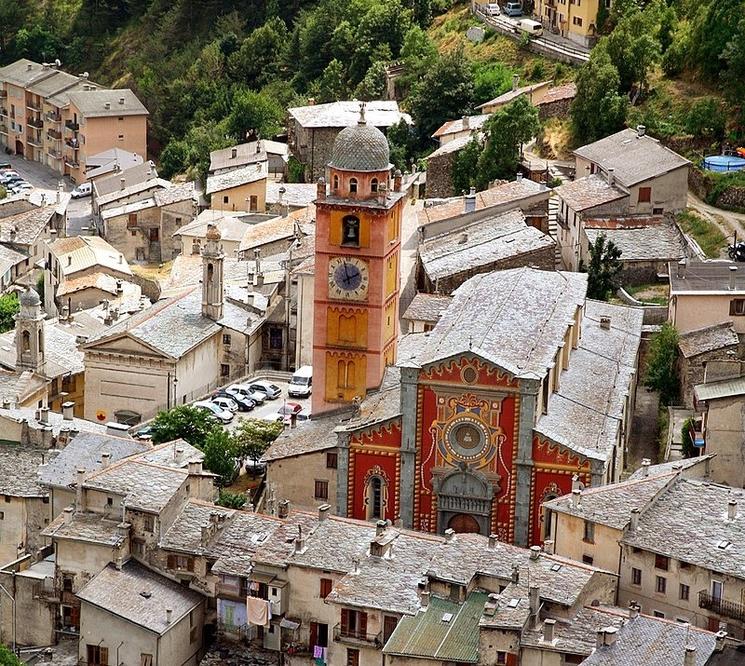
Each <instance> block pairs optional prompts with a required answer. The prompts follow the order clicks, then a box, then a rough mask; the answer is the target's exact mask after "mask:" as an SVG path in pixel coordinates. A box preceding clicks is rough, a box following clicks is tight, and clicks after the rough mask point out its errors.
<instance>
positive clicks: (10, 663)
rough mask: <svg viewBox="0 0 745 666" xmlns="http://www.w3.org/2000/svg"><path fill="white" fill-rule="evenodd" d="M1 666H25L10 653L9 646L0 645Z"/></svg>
mask: <svg viewBox="0 0 745 666" xmlns="http://www.w3.org/2000/svg"><path fill="white" fill-rule="evenodd" d="M0 666H23V662H22V661H21V660H20V659H19V658H18V657H16V656H15V655H14V654H13V653H12V652H11V651H10V648H8V646H7V645H1V644H0Z"/></svg>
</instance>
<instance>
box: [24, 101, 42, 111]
mask: <svg viewBox="0 0 745 666" xmlns="http://www.w3.org/2000/svg"><path fill="white" fill-rule="evenodd" d="M26 108H27V109H31V110H32V111H41V104H37V103H36V102H31V101H27V102H26Z"/></svg>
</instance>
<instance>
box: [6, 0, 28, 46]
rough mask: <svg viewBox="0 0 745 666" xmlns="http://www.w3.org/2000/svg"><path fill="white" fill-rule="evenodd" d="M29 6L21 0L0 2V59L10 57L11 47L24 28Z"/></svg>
mask: <svg viewBox="0 0 745 666" xmlns="http://www.w3.org/2000/svg"><path fill="white" fill-rule="evenodd" d="M28 8H29V7H28V5H27V4H26V3H25V2H19V0H0V26H2V29H0V57H2V58H3V59H4V58H5V56H6V55H8V51H9V46H10V44H11V42H12V41H13V39H14V38H15V36H16V33H17V32H18V31H19V30H20V29H21V28H22V27H23V26H24V24H25V22H26V17H27V14H28Z"/></svg>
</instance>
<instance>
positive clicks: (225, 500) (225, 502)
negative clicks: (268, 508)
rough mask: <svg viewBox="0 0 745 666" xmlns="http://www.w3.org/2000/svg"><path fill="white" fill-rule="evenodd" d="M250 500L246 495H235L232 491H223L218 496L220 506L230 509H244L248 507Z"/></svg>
mask: <svg viewBox="0 0 745 666" xmlns="http://www.w3.org/2000/svg"><path fill="white" fill-rule="evenodd" d="M247 501H248V498H247V497H246V493H234V492H231V491H230V490H221V491H220V492H219V494H218V495H217V502H216V504H217V505H218V506H224V507H226V508H228V509H242V508H243V507H244V506H246V502H247Z"/></svg>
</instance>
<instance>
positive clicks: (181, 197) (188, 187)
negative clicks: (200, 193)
mask: <svg viewBox="0 0 745 666" xmlns="http://www.w3.org/2000/svg"><path fill="white" fill-rule="evenodd" d="M196 197H197V193H196V190H195V189H194V181H193V180H192V181H189V182H188V183H179V184H178V185H174V186H173V187H169V188H166V189H162V190H155V192H153V199H155V205H156V206H159V207H161V208H162V207H163V206H170V205H172V204H175V203H179V202H181V201H189V200H192V199H193V200H196Z"/></svg>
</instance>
